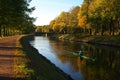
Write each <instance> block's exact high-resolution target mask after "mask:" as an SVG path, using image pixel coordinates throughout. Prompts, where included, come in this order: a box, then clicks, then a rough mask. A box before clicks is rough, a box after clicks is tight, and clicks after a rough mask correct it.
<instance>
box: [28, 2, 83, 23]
mask: <svg viewBox="0 0 120 80" xmlns="http://www.w3.org/2000/svg"><path fill="white" fill-rule="evenodd" d="M82 1H83V0H32V1H31V3H30V6H31V7H32V6H34V7H35V8H36V9H35V10H34V11H33V13H32V14H31V15H30V16H32V17H35V18H36V17H37V20H36V21H35V23H34V24H35V25H48V24H49V22H50V21H51V20H53V19H54V18H55V17H57V16H58V15H59V14H60V13H61V12H62V11H69V10H70V8H72V7H74V6H79V5H81V4H82Z"/></svg>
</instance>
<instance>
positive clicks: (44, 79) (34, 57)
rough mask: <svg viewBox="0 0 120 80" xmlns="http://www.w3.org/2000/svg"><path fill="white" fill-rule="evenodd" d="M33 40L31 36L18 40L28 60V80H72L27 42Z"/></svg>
mask: <svg viewBox="0 0 120 80" xmlns="http://www.w3.org/2000/svg"><path fill="white" fill-rule="evenodd" d="M32 39H34V36H33V35H28V36H22V37H21V38H20V44H21V50H22V51H23V52H24V53H25V55H26V57H27V58H28V59H29V60H28V62H27V67H28V69H30V70H28V72H29V75H28V77H27V79H29V80H73V79H72V78H71V77H70V76H69V75H67V74H66V73H64V72H63V71H62V70H60V69H59V68H57V67H56V66H55V65H54V64H53V63H51V62H50V61H49V60H47V59H46V58H45V57H44V56H42V55H40V54H39V52H38V50H37V49H35V48H33V47H32V46H31V45H30V43H29V41H30V40H32Z"/></svg>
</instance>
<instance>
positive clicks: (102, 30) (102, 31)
mask: <svg viewBox="0 0 120 80" xmlns="http://www.w3.org/2000/svg"><path fill="white" fill-rule="evenodd" d="M103 33H104V29H103V25H102V24H101V36H103Z"/></svg>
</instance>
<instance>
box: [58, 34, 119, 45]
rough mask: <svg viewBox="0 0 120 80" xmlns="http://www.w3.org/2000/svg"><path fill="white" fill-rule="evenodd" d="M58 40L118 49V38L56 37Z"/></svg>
mask: <svg viewBox="0 0 120 80" xmlns="http://www.w3.org/2000/svg"><path fill="white" fill-rule="evenodd" d="M57 38H58V39H60V40H64V41H72V42H74V41H75V42H84V43H90V44H99V45H105V46H114V47H120V36H98V35H97V36H91V35H71V34H65V35H58V36H57Z"/></svg>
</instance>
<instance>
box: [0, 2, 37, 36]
mask: <svg viewBox="0 0 120 80" xmlns="http://www.w3.org/2000/svg"><path fill="white" fill-rule="evenodd" d="M29 2H30V0H0V36H8V35H14V34H21V33H29V32H31V31H33V26H34V25H33V21H34V20H35V19H34V18H32V17H29V13H31V12H32V11H33V10H34V9H35V8H34V7H32V8H28V7H29ZM28 28H29V29H28ZM30 28H31V29H30ZM16 30H17V32H16Z"/></svg>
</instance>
